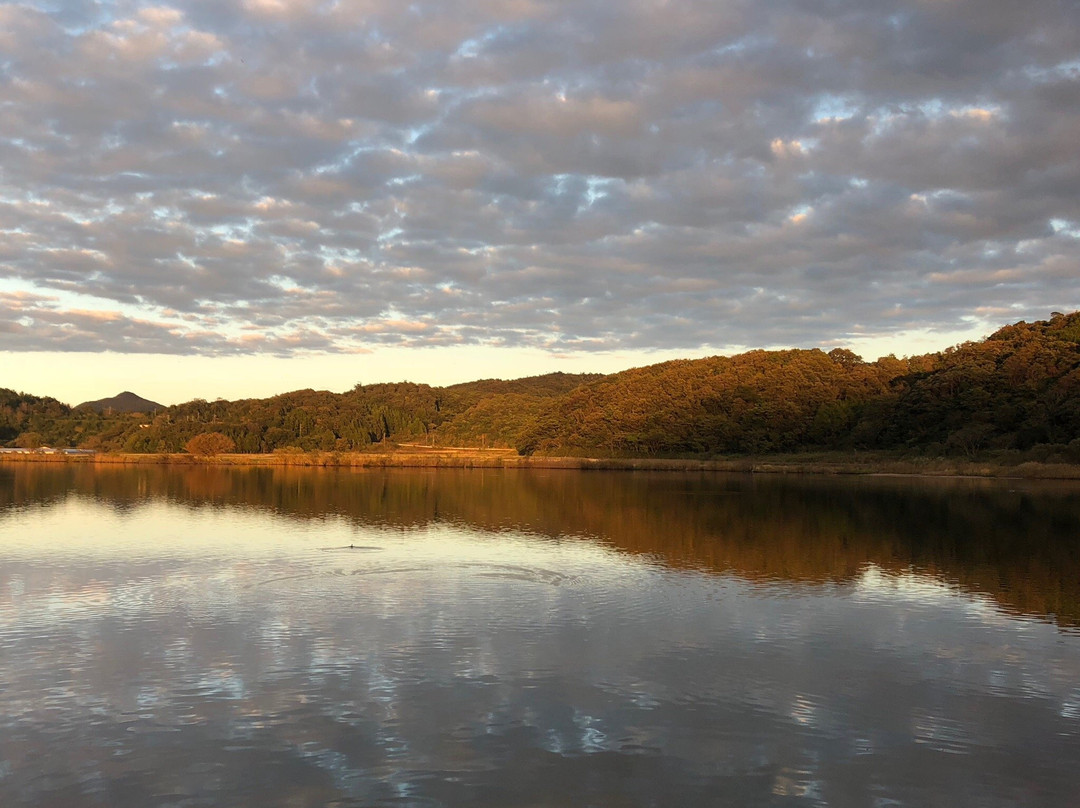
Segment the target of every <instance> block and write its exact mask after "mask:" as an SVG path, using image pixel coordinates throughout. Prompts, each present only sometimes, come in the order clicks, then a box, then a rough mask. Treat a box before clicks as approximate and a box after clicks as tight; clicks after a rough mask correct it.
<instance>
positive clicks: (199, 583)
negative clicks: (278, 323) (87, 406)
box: [0, 466, 1080, 806]
mask: <svg viewBox="0 0 1080 808" xmlns="http://www.w3.org/2000/svg"><path fill="white" fill-rule="evenodd" d="M1013 487H1014V488H1015V485H1014V486H1013ZM0 498H3V504H2V505H0V682H3V683H4V684H3V687H2V688H0V804H3V805H4V806H8V805H15V806H23V805H26V806H30V805H33V806H53V805H55V806H83V805H85V806H98V805H108V806H151V805H230V806H248V805H251V806H256V805H258V806H276V805H282V806H285V805H289V806H295V805H299V806H317V805H318V806H321V805H341V806H361V805H364V806H367V805H481V806H484V805H490V806H495V805H499V806H503V805H669V804H674V803H676V802H678V801H685V802H688V803H690V804H694V805H698V804H700V805H853V806H862V805H866V806H871V805H889V804H901V805H904V804H910V805H927V804H941V805H957V806H962V805H979V806H998V805H1047V806H1058V805H1060V806H1066V805H1072V804H1073V802H1072V800H1073V798H1074V797H1075V794H1076V793H1080V774H1078V773H1077V772H1076V770H1075V761H1076V760H1077V759H1080V685H1078V684H1077V683H1078V682H1080V637H1078V636H1077V635H1075V634H1072V633H1069V632H1068V631H1063V630H1062V628H1063V627H1064V628H1067V626H1069V625H1072V624H1074V623H1073V622H1070V621H1075V615H1076V614H1077V613H1076V611H1075V609H1074V610H1073V611H1071V612H1070V611H1068V609H1062V608H1061V607H1062V605H1063V604H1064V605H1068V604H1075V603H1076V592H1075V587H1076V585H1077V584H1076V580H1077V559H1076V548H1075V536H1076V535H1080V532H1078V531H1077V530H1076V527H1077V510H1076V509H1077V506H1076V504H1075V499H1074V498H1073V497H1072V491H1071V490H1069V489H1066V488H1059V487H1053V486H1049V487H1047V486H1028V487H1022V488H1020V489H1019V490H1013V491H1010V490H1008V487H1007V486H1005V487H1003V486H1000V485H993V484H991V485H985V484H981V483H977V482H971V483H965V482H960V483H958V484H956V485H955V486H953V487H952V488H949V489H946V488H943V487H942V486H941V485H940V484H935V485H933V486H924V485H918V484H913V483H909V482H905V481H889V480H881V481H839V482H834V481H821V480H786V479H774V480H767V481H762V480H760V479H752V478H743V477H730V478H702V477H679V476H669V475H634V474H614V475H608V474H588V473H587V474H577V473H565V472H564V473H558V474H546V475H545V474H540V475H531V474H498V473H490V472H484V473H479V472H474V473H471V474H470V473H449V474H447V473H445V472H440V473H438V474H431V473H426V474H411V473H389V474H366V473H364V474H357V473H343V474H340V473H317V472H316V473H313V472H303V471H301V472H285V473H282V472H279V471H278V472H271V471H262V470H259V471H249V470H232V471H230V470H208V469H194V470H187V471H184V472H181V473H175V472H173V473H170V472H167V471H165V470H162V469H154V468H151V469H126V470H117V471H110V470H101V471H98V472H97V473H90V470H89V469H83V468H70V469H69V468H65V469H60V470H57V471H55V472H54V471H52V470H39V469H37V468H30V467H19V468H17V469H15V470H12V469H11V467H2V466H0ZM1070 565H1071V566H1070ZM994 582H996V584H995V583H994ZM991 584H994V585H993V586H992V585H991ZM1051 607H1052V608H1051ZM1063 615H1064V616H1063ZM1068 615H1072V617H1068ZM1055 621H1056V622H1055Z"/></svg>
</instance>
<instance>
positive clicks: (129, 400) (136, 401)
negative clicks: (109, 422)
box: [79, 390, 165, 412]
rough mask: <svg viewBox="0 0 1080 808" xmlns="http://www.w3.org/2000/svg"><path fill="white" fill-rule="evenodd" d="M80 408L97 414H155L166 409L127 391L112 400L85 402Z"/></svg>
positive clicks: (103, 399)
mask: <svg viewBox="0 0 1080 808" xmlns="http://www.w3.org/2000/svg"><path fill="white" fill-rule="evenodd" d="M79 407H85V408H86V409H91V410H96V411H97V412H109V411H112V412H153V411H154V410H163V409H165V406H164V405H163V404H158V403H157V402H156V401H150V400H149V399H146V398H143V397H142V396H137V395H135V394H134V393H132V392H131V391H130V390H125V391H124V392H122V393H119V394H118V395H115V396H113V397H112V398H102V399H99V400H98V401H84V402H83V403H82V404H80V405H79Z"/></svg>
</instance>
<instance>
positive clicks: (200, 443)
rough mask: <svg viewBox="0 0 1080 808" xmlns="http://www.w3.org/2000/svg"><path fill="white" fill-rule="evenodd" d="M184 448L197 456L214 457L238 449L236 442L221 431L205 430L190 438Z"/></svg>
mask: <svg viewBox="0 0 1080 808" xmlns="http://www.w3.org/2000/svg"><path fill="white" fill-rule="evenodd" d="M184 449H185V450H186V451H187V452H188V453H189V454H193V455H196V456H197V457H213V456H214V455H219V454H225V453H226V452H231V451H233V450H235V449H236V444H235V443H234V442H233V439H232V438H230V437H229V436H228V435H223V434H222V433H221V432H203V433H202V434H200V435H196V436H195V437H194V438H192V439H191V440H189V441H188V442H187V443H186V444H185V445H184Z"/></svg>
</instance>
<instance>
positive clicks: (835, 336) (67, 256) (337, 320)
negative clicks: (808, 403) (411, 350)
mask: <svg viewBox="0 0 1080 808" xmlns="http://www.w3.org/2000/svg"><path fill="white" fill-rule="evenodd" d="M1077 52H1080V15H1078V14H1077V13H1076V12H1075V11H1074V10H1072V9H1071V8H1070V7H1069V6H1068V5H1067V4H1064V5H1063V4H1055V3H1049V2H1046V3H1042V2H1037V3H1034V4H1027V5H1025V6H1024V7H1023V8H1022V9H1021V8H1019V7H1017V6H1016V5H1015V4H1012V3H1006V2H1004V0H989V2H988V1H987V0H980V2H976V1H975V0H953V1H952V2H949V3H930V2H913V3H897V2H895V0H873V2H855V1H854V0H850V2H839V3H832V4H826V5H821V4H810V3H806V2H803V0H789V1H788V2H779V3H770V4H761V3H751V2H738V1H737V0H730V1H726V2H713V1H712V0H708V1H707V0H668V2H663V3H661V2H654V0H632V2H627V3H617V4H612V3H608V2H600V0H581V2H578V3H574V4H571V5H569V6H567V5H566V4H563V3H555V2H554V0H551V2H547V1H545V0H483V2H475V1H474V2H467V0H444V1H443V2H419V3H415V4H401V3H391V2H389V1H388V0H357V2H336V3H329V2H320V0H257V1H256V0H226V1H225V2H222V1H221V0H213V2H211V0H188V2H173V3H168V2H163V3H154V4H146V5H140V4H138V3H132V4H120V5H107V6H106V5H98V6H93V7H90V6H87V7H82V6H78V7H76V6H72V7H70V8H69V7H66V6H63V5H61V6H57V5H55V4H44V3H42V4H36V3H28V4H25V5H7V6H2V7H0V61H2V62H3V64H4V65H5V69H4V71H3V77H2V78H0V133H3V135H2V137H0V167H2V168H0V288H2V289H4V290H8V291H9V292H11V291H14V292H16V293H18V294H22V295H24V297H21V298H13V297H11V296H10V294H9V295H8V296H7V297H5V298H3V306H4V307H5V309H4V315H5V319H4V322H5V323H6V326H5V327H4V328H3V329H2V330H0V346H2V348H3V349H6V350H113V351H121V352H148V351H156V352H169V353H207V354H219V353H237V352H239V353H244V352H246V353H258V352H272V353H284V354H288V353H290V352H294V351H299V350H316V351H319V350H342V351H345V350H363V349H364V346H365V345H403V346H407V345H438V344H474V343H475V344H479V343H484V344H493V345H520V346H531V347H541V348H544V349H548V350H552V351H566V350H613V349H625V348H637V349H650V348H652V349H673V348H675V349H678V348H685V349H687V350H691V349H696V348H700V347H701V346H716V347H721V348H722V347H725V346H732V345H740V346H743V345H779V344H796V345H816V344H835V343H836V342H837V341H838V340H843V339H844V338H845V337H847V336H852V335H854V334H856V333H860V334H861V333H864V331H865V328H872V329H876V330H877V331H878V332H879V333H881V334H888V333H904V332H908V331H912V330H916V329H934V330H943V331H944V330H950V329H951V330H956V328H957V327H958V326H959V325H960V324H962V323H966V324H969V323H970V322H972V321H977V322H986V323H988V325H989V324H991V323H997V322H1000V321H1002V320H1008V319H1020V318H1028V319H1031V318H1033V317H1040V316H1045V315H1046V314H1047V313H1048V312H1049V310H1050V309H1051V308H1054V309H1063V308H1073V307H1078V306H1080V272H1076V271H1075V267H1076V266H1078V261H1080V239H1077V238H1076V237H1075V235H1074V233H1075V228H1072V227H1069V226H1065V225H1062V224H1060V223H1062V222H1065V223H1069V222H1073V223H1075V222H1077V221H1080V152H1078V151H1077V149H1076V143H1078V142H1080V63H1078V62H1077V61H1076V57H1075V54H1076V53H1077ZM1055 222H1056V223H1058V224H1054V223H1055ZM1002 312H1007V313H1009V314H1007V315H1002V314H1001V313H1002ZM102 313H105V314H102ZM114 315H115V316H114ZM856 324H862V326H863V330H860V329H857V328H856V327H855V326H856Z"/></svg>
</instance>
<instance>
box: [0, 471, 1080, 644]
mask: <svg viewBox="0 0 1080 808" xmlns="http://www.w3.org/2000/svg"><path fill="white" fill-rule="evenodd" d="M80 496H89V497H92V498H94V499H96V500H97V501H100V502H103V503H106V504H107V505H108V506H109V507H110V508H113V509H115V510H117V511H118V512H125V511H127V510H130V509H132V508H135V507H136V506H144V505H145V504H146V503H148V502H150V501H153V502H161V501H167V502H173V503H179V504H182V505H185V506H188V507H196V506H205V505H213V506H215V507H228V508H230V509H232V510H233V511H235V509H236V508H237V507H240V508H243V509H254V510H259V511H270V512H274V513H277V514H284V515H288V516H293V517H297V518H298V519H301V520H303V521H311V520H316V521H323V520H327V519H344V520H347V521H348V522H349V523H350V524H352V525H354V526H355V527H356V528H357V529H361V528H365V527H371V526H390V527H396V528H401V529H408V528H416V527H420V526H425V525H431V524H453V525H461V526H467V527H468V528H470V529H475V530H480V531H485V532H492V531H504V530H511V529H512V530H520V531H526V532H531V533H536V534H538V535H542V536H550V537H553V538H558V537H562V536H567V535H570V536H586V537H590V538H596V539H600V540H602V541H604V542H605V543H607V544H609V545H611V546H613V547H616V548H619V549H620V550H625V551H628V552H633V553H640V554H643V555H647V556H650V557H657V558H660V559H662V560H663V561H664V562H665V563H667V564H669V565H672V566H678V567H683V568H697V569H707V570H711V571H716V572H723V571H731V572H735V573H737V574H738V575H740V576H741V577H744V578H747V579H750V580H756V581H768V580H779V581H787V582H799V583H827V582H845V581H852V580H854V579H855V578H857V577H858V576H860V575H861V574H862V572H863V570H864V569H865V567H866V566H867V565H873V566H875V567H878V568H880V569H883V570H888V571H890V572H894V573H902V572H907V571H916V572H919V573H924V574H926V575H929V576H932V577H933V578H935V579H938V580H941V581H944V582H947V583H949V584H952V585H955V586H958V587H960V588H962V589H963V590H965V591H972V592H978V593H983V594H987V595H989V596H991V597H992V598H994V599H995V601H997V602H998V603H999V604H1000V605H1001V606H1002V607H1004V608H1006V609H1008V610H1010V611H1014V612H1017V613H1022V614H1028V615H1033V616H1037V617H1040V618H1044V619H1049V620H1053V621H1055V622H1057V623H1058V624H1059V625H1061V626H1063V627H1075V626H1080V542H1077V541H1076V540H1075V537H1076V536H1080V504H1078V501H1077V500H1078V498H1080V487H1078V486H1077V485H1076V484H1075V483H1052V482H1033V481H1018V480H1004V481H1002V480H977V479H966V480H956V479H952V480H917V479H915V480H913V479H905V478H882V477H876V478H865V477H864V478H848V479H836V478H814V477H775V476H765V477H761V476H756V477H754V476H744V475H729V476H723V475H721V476H702V475H680V474H640V473H617V474H615V473H604V472H589V473H572V472H566V471H551V472H502V471H492V470H475V471H454V470H440V471H437V472H436V471H424V472H414V471H405V470H396V471H389V472H350V471H345V472H336V471H320V470H311V469H229V468H213V467H209V468H207V467H199V468H186V469H184V468H182V469H172V470H170V469H168V468H165V467H155V466H149V467H146V466H144V467H127V468H123V467H121V468H110V467H104V468H97V469H95V468H93V467H91V466H86V465H73V466H67V467H60V468H57V467H46V466H44V464H41V465H22V464H8V465H3V464H0V513H3V512H4V511H5V510H15V511H18V510H19V509H22V508H26V507H36V508H39V507H41V506H42V505H43V504H45V503H50V502H58V501H63V500H65V499H69V498H71V497H80ZM348 543H349V542H346V544H348ZM39 549H40V548H39V547H38V546H37V545H36V544H35V552H38V550H39ZM129 549H130V548H129ZM159 549H160V548H156V549H155V552H157V550H159Z"/></svg>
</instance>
